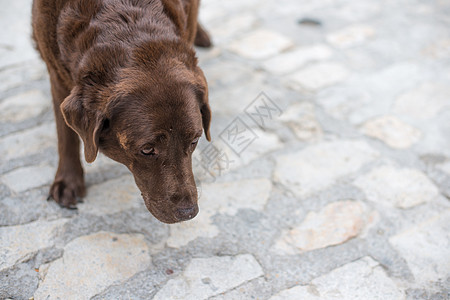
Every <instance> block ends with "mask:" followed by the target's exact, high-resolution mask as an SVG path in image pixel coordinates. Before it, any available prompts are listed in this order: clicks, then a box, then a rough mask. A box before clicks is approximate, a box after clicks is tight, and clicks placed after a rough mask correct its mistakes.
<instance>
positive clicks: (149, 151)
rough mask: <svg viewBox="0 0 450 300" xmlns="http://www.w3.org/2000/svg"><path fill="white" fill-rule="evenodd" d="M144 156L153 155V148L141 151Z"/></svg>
mask: <svg viewBox="0 0 450 300" xmlns="http://www.w3.org/2000/svg"><path fill="white" fill-rule="evenodd" d="M141 153H142V154H144V155H155V148H145V149H142V150H141Z"/></svg>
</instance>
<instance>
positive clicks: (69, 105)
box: [60, 87, 106, 163]
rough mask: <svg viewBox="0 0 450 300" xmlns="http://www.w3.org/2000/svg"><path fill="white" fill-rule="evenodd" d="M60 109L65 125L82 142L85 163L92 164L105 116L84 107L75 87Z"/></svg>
mask: <svg viewBox="0 0 450 300" xmlns="http://www.w3.org/2000/svg"><path fill="white" fill-rule="evenodd" d="M60 108H61V112H62V114H63V116H64V119H65V121H66V123H67V125H68V126H69V127H70V128H72V129H73V130H74V131H75V132H76V133H77V134H78V135H79V136H80V137H81V139H82V140H83V144H84V157H85V159H86V161H87V162H88V163H91V162H93V161H94V160H95V158H96V157H97V152H98V143H99V139H100V131H101V128H102V126H103V122H104V121H105V119H106V118H105V116H104V115H103V114H102V113H100V112H97V111H95V110H90V109H88V108H87V107H86V106H85V103H84V101H83V98H82V95H81V93H80V92H79V89H78V88H77V87H75V88H73V89H72V92H71V93H70V95H69V96H67V98H66V99H64V101H63V102H62V103H61V106H60Z"/></svg>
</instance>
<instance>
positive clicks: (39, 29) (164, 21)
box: [33, 0, 211, 223]
mask: <svg viewBox="0 0 450 300" xmlns="http://www.w3.org/2000/svg"><path fill="white" fill-rule="evenodd" d="M198 5H199V2H198V0H154V1H152V0H54V1H46V0H34V2H33V37H34V39H35V41H36V46H37V49H38V51H39V52H40V53H41V56H42V58H43V60H44V61H45V62H46V64H47V67H48V72H49V74H50V81H51V89H52V96H53V104H54V112H55V119H56V127H57V134H58V152H59V165H58V170H57V172H56V176H55V181H54V183H53V185H52V186H51V189H50V195H51V197H53V199H55V201H56V202H58V203H59V204H60V205H61V206H64V207H69V208H74V207H76V203H77V198H79V197H83V196H84V195H85V193H86V191H85V186H84V178H83V168H82V166H81V162H80V153H79V147H80V142H79V138H78V136H79V137H80V138H81V139H82V141H83V144H84V155H85V159H86V161H88V162H93V161H94V160H95V158H96V156H97V152H98V151H101V152H103V153H104V154H105V155H107V156H108V157H110V158H111V159H113V160H116V161H118V162H120V163H122V164H124V165H126V166H127V167H128V168H129V169H130V171H131V172H132V173H133V175H134V178H135V181H136V184H137V186H138V187H139V189H140V190H141V192H142V195H143V198H144V201H145V204H146V206H147V208H148V209H149V210H150V212H151V213H152V214H153V215H154V216H155V217H156V218H158V219H159V220H161V221H162V222H166V223H174V222H179V221H183V220H187V219H190V218H193V217H194V216H195V215H196V214H197V212H198V206H197V190H196V187H195V182H194V177H193V174H192V167H191V154H192V152H193V151H194V149H195V146H196V142H195V141H196V138H198V137H199V136H200V135H201V131H202V128H203V130H204V131H205V135H206V137H207V139H208V140H210V135H209V125H210V121H211V111H210V108H209V105H208V86H207V83H206V79H205V77H204V75H203V73H202V71H201V70H200V68H199V67H198V66H197V59H196V57H195V53H194V50H193V48H192V45H193V43H194V41H195V44H197V45H200V46H209V45H210V44H211V43H210V40H209V37H208V35H207V34H206V32H205V31H204V30H203V29H202V28H201V27H200V25H199V24H198V23H197V15H198ZM145 154H149V155H145Z"/></svg>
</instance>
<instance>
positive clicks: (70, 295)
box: [34, 232, 151, 300]
mask: <svg viewBox="0 0 450 300" xmlns="http://www.w3.org/2000/svg"><path fill="white" fill-rule="evenodd" d="M150 264H151V258H150V255H149V250H148V247H147V244H146V243H145V238H144V236H143V235H141V234H116V233H110V232H98V233H94V234H91V235H88V236H82V237H79V238H76V239H74V240H73V241H71V242H70V243H68V244H67V245H66V246H65V247H64V255H63V257H62V258H60V259H57V260H55V261H54V262H52V263H51V264H50V266H49V267H48V269H47V272H46V273H47V274H46V275H45V277H44V279H43V281H42V282H41V283H40V284H39V288H38V289H37V291H36V293H35V294H34V299H36V300H41V299H49V300H50V299H68V300H69V299H90V298H91V297H93V296H95V295H97V294H99V293H101V292H102V291H104V290H105V289H106V288H107V287H109V286H111V285H114V284H120V283H122V282H124V281H125V280H127V279H128V278H130V277H131V276H133V275H134V274H136V273H137V272H140V271H143V270H145V269H146V268H147V267H149V266H150Z"/></svg>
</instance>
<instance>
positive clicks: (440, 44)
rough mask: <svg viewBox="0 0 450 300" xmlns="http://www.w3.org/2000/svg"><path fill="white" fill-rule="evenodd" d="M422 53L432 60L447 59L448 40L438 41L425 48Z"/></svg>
mask: <svg viewBox="0 0 450 300" xmlns="http://www.w3.org/2000/svg"><path fill="white" fill-rule="evenodd" d="M422 53H423V54H424V55H426V56H429V57H432V58H434V59H445V58H447V59H448V58H449V57H450V39H448V38H443V39H440V40H438V41H436V42H434V43H432V44H430V45H428V46H427V47H425V48H424V49H423V51H422Z"/></svg>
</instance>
